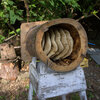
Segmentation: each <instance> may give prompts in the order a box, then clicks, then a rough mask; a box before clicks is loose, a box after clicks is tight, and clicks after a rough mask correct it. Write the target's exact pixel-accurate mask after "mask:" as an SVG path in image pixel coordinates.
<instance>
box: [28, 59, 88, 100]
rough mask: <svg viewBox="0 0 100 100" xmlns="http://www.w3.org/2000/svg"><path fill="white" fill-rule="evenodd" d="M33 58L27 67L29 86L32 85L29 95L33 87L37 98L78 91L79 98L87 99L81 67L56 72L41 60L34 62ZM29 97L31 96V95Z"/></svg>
mask: <svg viewBox="0 0 100 100" xmlns="http://www.w3.org/2000/svg"><path fill="white" fill-rule="evenodd" d="M34 59H35V58H33V60H32V62H31V64H30V67H29V68H30V69H29V70H30V80H31V81H30V87H32V88H31V89H30V90H29V95H31V93H30V91H31V90H32V89H34V90H35V92H36V94H37V97H38V99H40V100H41V99H43V100H44V99H47V98H51V97H55V96H61V95H65V94H70V93H74V92H79V93H80V97H81V99H82V100H87V97H86V92H85V91H86V88H87V87H86V80H85V76H84V72H83V69H82V68H81V67H78V68H76V69H75V70H73V71H70V72H66V73H57V72H54V71H53V70H51V69H49V68H48V66H47V65H45V64H44V63H43V62H39V63H37V64H36V62H35V63H34ZM41 67H42V68H41ZM37 68H38V69H41V72H39V71H38V70H37ZM44 69H45V70H44ZM50 70H51V71H50ZM33 76H34V77H33ZM31 85H32V86H31ZM31 92H32V91H31ZM30 98H32V95H31V96H30ZM83 98H84V99H83ZM29 100H32V99H29Z"/></svg>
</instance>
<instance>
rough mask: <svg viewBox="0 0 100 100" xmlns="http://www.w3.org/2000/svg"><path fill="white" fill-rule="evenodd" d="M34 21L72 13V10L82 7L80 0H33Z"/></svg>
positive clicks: (32, 13)
mask: <svg viewBox="0 0 100 100" xmlns="http://www.w3.org/2000/svg"><path fill="white" fill-rule="evenodd" d="M29 8H30V17H31V20H32V21H37V20H40V21H41V20H51V19H55V18H61V17H63V16H65V15H67V14H68V15H70V14H71V13H72V12H71V10H76V9H80V6H79V4H78V0H38V1H37V0H33V2H30V3H29Z"/></svg>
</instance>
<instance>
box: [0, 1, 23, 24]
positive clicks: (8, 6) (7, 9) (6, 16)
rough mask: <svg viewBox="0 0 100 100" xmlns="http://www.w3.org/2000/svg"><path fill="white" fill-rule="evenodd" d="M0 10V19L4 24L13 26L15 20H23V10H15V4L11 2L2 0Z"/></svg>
mask: <svg viewBox="0 0 100 100" xmlns="http://www.w3.org/2000/svg"><path fill="white" fill-rule="evenodd" d="M1 7H2V8H3V10H0V17H1V20H3V22H4V23H10V24H15V22H16V20H19V21H21V20H23V19H22V18H21V16H22V12H23V10H19V9H17V6H16V4H15V3H14V2H13V1H12V0H2V2H1Z"/></svg>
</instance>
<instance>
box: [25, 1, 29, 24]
mask: <svg viewBox="0 0 100 100" xmlns="http://www.w3.org/2000/svg"><path fill="white" fill-rule="evenodd" d="M24 4H25V8H26V13H27V22H29V17H30V14H29V6H28V3H27V0H24Z"/></svg>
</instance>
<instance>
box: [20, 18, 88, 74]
mask: <svg viewBox="0 0 100 100" xmlns="http://www.w3.org/2000/svg"><path fill="white" fill-rule="evenodd" d="M52 27H58V28H59V27H60V28H65V29H67V30H68V31H69V33H70V35H71V37H72V38H73V41H74V44H73V51H72V53H71V54H70V56H69V57H67V58H65V59H63V60H59V61H53V60H51V59H50V58H49V57H48V56H47V55H46V54H45V53H44V51H43V49H42V40H43V36H44V34H45V33H46V31H48V30H49V29H50V28H52ZM21 47H22V48H21V49H22V50H21V54H22V59H23V60H24V61H31V59H32V57H34V56H35V57H37V58H39V59H40V60H41V61H43V62H44V63H45V64H47V65H48V66H49V67H50V68H51V69H53V70H55V71H58V72H65V71H70V70H73V69H75V68H76V67H77V66H78V65H79V64H80V62H81V61H82V60H83V58H84V56H85V54H86V50H87V36H86V32H85V30H84V28H83V27H82V26H81V25H80V23H79V22H77V21H75V20H74V19H69V18H66V19H56V20H51V21H47V22H34V23H25V24H22V26H21Z"/></svg>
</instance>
